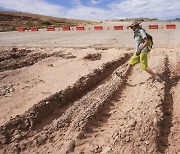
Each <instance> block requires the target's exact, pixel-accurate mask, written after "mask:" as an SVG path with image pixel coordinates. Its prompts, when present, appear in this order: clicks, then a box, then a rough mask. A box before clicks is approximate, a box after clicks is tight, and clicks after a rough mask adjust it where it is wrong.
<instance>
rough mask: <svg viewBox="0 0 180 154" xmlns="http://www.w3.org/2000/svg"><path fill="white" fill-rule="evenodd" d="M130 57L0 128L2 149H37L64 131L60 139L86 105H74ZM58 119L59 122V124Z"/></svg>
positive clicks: (122, 59) (41, 103) (109, 65)
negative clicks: (55, 133)
mask: <svg viewBox="0 0 180 154" xmlns="http://www.w3.org/2000/svg"><path fill="white" fill-rule="evenodd" d="M128 57H129V56H128V55H127V54H124V55H122V56H121V57H120V58H119V59H117V60H114V61H112V62H109V63H106V64H104V65H103V66H102V67H101V68H98V69H96V70H94V71H93V72H92V73H90V74H89V75H87V76H85V77H83V78H80V79H79V80H78V81H77V83H76V84H75V85H72V86H70V87H68V88H67V89H65V90H64V91H61V92H58V93H56V94H54V95H52V96H50V97H49V98H47V99H45V100H42V101H41V102H39V103H38V104H36V105H34V106H33V107H32V108H31V109H29V110H28V111H27V112H25V113H24V114H23V115H20V116H19V115H18V116H16V117H15V118H14V119H11V120H10V121H9V122H7V123H6V124H5V125H3V126H1V128H0V130H1V140H0V141H1V142H0V143H1V148H3V150H4V151H6V152H12V151H13V150H14V151H18V152H20V151H24V150H26V149H27V145H32V144H35V146H36V147H37V146H39V145H41V144H44V143H45V142H46V141H47V140H48V141H49V142H50V143H51V139H52V138H53V137H54V136H55V135H54V133H53V132H54V131H55V132H56V131H59V129H60V128H62V130H61V131H59V132H60V134H61V135H60V136H63V135H62V134H64V133H62V132H66V130H67V128H68V127H69V125H70V123H71V121H73V120H72V118H73V116H75V115H76V114H74V112H75V111H76V108H78V106H81V103H83V102H79V104H78V105H73V102H74V101H75V100H76V99H78V98H79V97H81V96H82V95H84V94H85V93H87V92H88V91H91V88H92V87H94V86H95V85H96V84H98V82H100V81H101V80H103V79H104V78H106V77H107V76H109V75H110V74H111V73H112V72H113V71H114V70H115V69H116V68H117V67H118V66H119V65H122V64H123V63H124V62H125V61H126V60H127V59H128ZM91 99H92V98H91ZM77 113H78V112H77ZM47 117H48V118H47ZM59 117H60V118H59ZM55 119H60V121H59V122H58V121H57V120H55ZM60 138H61V137H59V139H60ZM17 145H18V146H17ZM20 145H21V146H20Z"/></svg>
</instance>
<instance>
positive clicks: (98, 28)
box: [94, 26, 103, 30]
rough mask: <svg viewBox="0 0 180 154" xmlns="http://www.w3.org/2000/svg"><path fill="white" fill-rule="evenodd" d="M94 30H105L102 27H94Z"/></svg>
mask: <svg viewBox="0 0 180 154" xmlns="http://www.w3.org/2000/svg"><path fill="white" fill-rule="evenodd" d="M94 30H103V27H102V26H94Z"/></svg>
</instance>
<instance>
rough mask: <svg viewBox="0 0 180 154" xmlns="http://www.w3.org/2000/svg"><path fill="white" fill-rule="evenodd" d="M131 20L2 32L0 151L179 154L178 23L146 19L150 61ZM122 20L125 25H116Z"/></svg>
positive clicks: (179, 82)
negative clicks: (140, 52)
mask: <svg viewBox="0 0 180 154" xmlns="http://www.w3.org/2000/svg"><path fill="white" fill-rule="evenodd" d="M130 23H131V22H130V21H127V22H125V21H124V22H102V23H101V24H98V25H90V24H87V25H85V26H83V27H84V28H81V29H79V30H78V29H77V28H76V27H70V28H69V30H63V29H62V28H55V29H54V30H53V31H47V29H39V30H38V31H31V30H25V31H24V30H22V31H21V32H18V31H12V32H1V33H0V106H1V107H0V117H1V118H0V153H2V154H11V153H13V154H16V153H17V154H19V153H22V154H28V153H31V154H33V153H35V154H41V153H44V154H48V153H49V154H51V153H53V154H66V153H69V154H94V153H99V154H148V153H151V154H161V153H162V154H179V153H180V114H179V112H180V80H179V79H180V37H179V36H180V22H173V23H169V22H168V21H148V22H142V23H141V26H142V27H143V28H144V29H145V30H146V32H147V33H149V34H151V35H152V36H153V40H154V45H153V48H152V50H151V51H150V52H149V54H148V60H149V61H148V65H149V67H150V68H151V69H152V70H153V71H154V72H156V73H157V74H158V76H159V77H160V78H161V79H162V82H158V81H153V80H152V79H149V77H150V75H149V74H148V73H147V72H145V71H143V70H141V67H140V64H137V65H135V66H134V67H133V68H132V70H131V72H130V74H129V75H128V77H127V78H126V79H122V78H120V77H118V76H117V75H116V72H123V71H124V70H125V68H126V66H127V62H128V60H129V59H130V57H131V56H132V54H133V53H134V52H136V51H135V43H134V38H133V31H132V30H131V29H127V28H126V27H127V26H128V25H129V24H130ZM115 26H120V27H119V28H120V29H115Z"/></svg>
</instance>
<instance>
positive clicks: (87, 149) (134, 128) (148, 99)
mask: <svg viewBox="0 0 180 154" xmlns="http://www.w3.org/2000/svg"><path fill="white" fill-rule="evenodd" d="M156 60H157V58H156ZM158 61H159V63H158V67H160V69H159V72H160V73H161V74H163V73H164V72H165V69H166V67H165V57H164V58H162V59H161V60H160V59H158ZM163 64H164V65H163ZM134 69H136V72H133V73H132V75H131V76H130V77H129V79H128V82H127V84H126V85H124V89H123V88H122V87H120V88H119V89H118V91H117V93H116V95H115V97H113V99H111V100H109V101H108V103H106V104H105V105H104V106H103V107H102V108H101V109H99V112H98V113H97V115H95V116H94V118H93V119H92V120H91V121H89V123H88V125H87V126H86V130H85V132H84V134H85V135H84V136H83V138H82V139H80V140H78V141H76V144H77V145H76V148H75V152H74V153H113V154H114V153H117V154H121V153H123V154H124V153H157V152H158V148H157V145H156V143H157V140H158V136H159V133H160V132H159V123H160V121H161V119H162V115H163V113H162V111H161V105H162V101H163V98H164V94H165V93H164V92H165V91H164V87H165V86H164V83H151V81H148V82H147V81H145V80H144V79H142V78H141V77H140V76H141V73H139V72H137V70H138V69H137V66H135V68H134ZM142 80H144V81H142Z"/></svg>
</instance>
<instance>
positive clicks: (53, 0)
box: [0, 0, 180, 20]
mask: <svg viewBox="0 0 180 154" xmlns="http://www.w3.org/2000/svg"><path fill="white" fill-rule="evenodd" d="M0 10H8V11H16V12H27V13H34V14H41V15H49V16H55V17H63V18H73V19H84V20H112V19H121V18H139V17H145V18H158V19H171V18H180V0H0Z"/></svg>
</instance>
